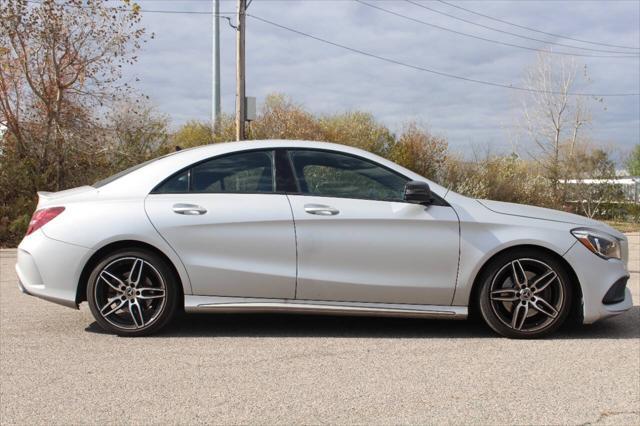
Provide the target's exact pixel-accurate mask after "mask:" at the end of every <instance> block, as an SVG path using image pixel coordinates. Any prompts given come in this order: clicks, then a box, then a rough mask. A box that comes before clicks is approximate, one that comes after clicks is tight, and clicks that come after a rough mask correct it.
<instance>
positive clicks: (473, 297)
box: [469, 244, 583, 322]
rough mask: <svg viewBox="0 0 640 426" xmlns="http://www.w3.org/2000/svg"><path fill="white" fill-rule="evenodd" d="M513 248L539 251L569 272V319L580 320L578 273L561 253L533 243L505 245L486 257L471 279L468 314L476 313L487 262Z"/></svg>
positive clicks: (580, 289)
mask: <svg viewBox="0 0 640 426" xmlns="http://www.w3.org/2000/svg"><path fill="white" fill-rule="evenodd" d="M514 250H533V251H537V252H539V253H543V254H545V255H547V256H550V257H552V258H553V259H555V260H557V261H558V262H559V263H560V264H561V265H562V266H563V267H564V269H565V271H566V272H567V274H569V277H570V278H571V286H572V289H573V300H572V301H571V311H570V312H569V319H570V320H575V321H576V322H581V318H582V315H583V310H582V286H581V284H580V280H579V279H578V275H577V274H576V272H575V270H574V269H573V267H572V266H571V264H570V263H569V262H567V260H566V259H565V258H564V257H562V255H560V254H559V253H557V252H555V251H553V250H551V249H549V248H547V247H543V246H539V245H535V244H520V245H515V246H510V247H506V248H504V249H502V250H500V251H498V252H496V253H494V254H493V255H491V256H490V257H489V258H488V259H486V260H485V262H484V263H483V265H482V267H480V269H479V270H478V272H477V273H476V275H475V277H474V279H473V285H472V286H471V292H470V295H469V314H470V315H471V316H474V317H475V316H477V315H478V301H479V298H478V292H479V291H480V287H481V285H482V277H483V276H484V274H485V272H486V271H487V268H488V266H489V264H490V263H491V262H492V261H493V259H495V258H496V257H498V256H500V255H502V254H504V253H506V252H510V251H514Z"/></svg>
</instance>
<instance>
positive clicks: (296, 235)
mask: <svg viewBox="0 0 640 426" xmlns="http://www.w3.org/2000/svg"><path fill="white" fill-rule="evenodd" d="M284 196H285V197H287V203H289V210H290V211H291V222H292V223H293V238H294V240H295V244H296V285H295V288H294V291H293V298H294V299H297V298H298V230H297V228H296V217H295V215H294V214H293V206H292V205H291V200H290V199H289V195H288V194H286V193H285V194H284Z"/></svg>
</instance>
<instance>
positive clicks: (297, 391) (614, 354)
mask: <svg viewBox="0 0 640 426" xmlns="http://www.w3.org/2000/svg"><path fill="white" fill-rule="evenodd" d="M629 239H630V243H631V251H632V252H631V256H632V257H631V262H630V269H631V270H632V271H633V272H632V281H631V282H630V287H631V288H632V292H633V296H634V303H635V306H634V307H633V309H632V310H631V311H630V312H627V313H626V314H624V315H622V316H618V317H616V318H612V319H610V320H607V321H603V322H600V323H597V324H594V325H591V326H581V327H568V328H565V329H563V330H561V331H560V332H559V333H558V334H556V335H554V336H552V337H551V338H548V339H545V340H536V341H517V340H508V339H504V338H501V337H497V336H496V335H495V334H494V333H492V332H491V331H490V330H488V329H487V328H486V327H485V326H484V325H482V324H480V323H473V322H468V321H460V322H456V321H452V322H445V321H434V320H414V319H389V318H386V319H384V318H361V317H358V318H346V317H345V318H340V317H322V316H300V315H221V314H218V315H184V316H181V317H179V318H177V319H176V321H174V323H173V324H172V325H171V326H170V327H169V329H168V330H167V331H166V332H164V333H162V334H160V335H158V336H154V337H150V338H137V339H132V338H119V337H116V336H113V335H110V334H105V333H103V332H102V331H101V330H100V328H99V327H98V326H97V324H96V323H95V322H94V320H93V318H92V317H91V314H90V312H89V309H88V307H87V306H86V304H84V305H83V306H82V307H81V310H80V311H75V310H72V309H69V308H65V307H61V306H58V305H54V304H51V303H49V302H45V301H43V300H39V299H36V298H33V297H29V296H26V295H22V294H21V293H20V292H19V290H18V288H17V279H16V276H15V273H14V270H13V265H14V263H15V250H2V251H0V256H1V260H0V362H1V364H0V424H2V425H9V424H65V425H66V424H86V423H92V424H94V423H100V424H123V423H134V424H204V423H207V424H212V423H213V424H229V423H233V424H238V423H254V424H255V423H261V424H264V423H314V424H315V423H376V424H388V423H449V424H461V423H464V424H470V423H475V424H496V423H498V424H514V423H515V424H560V423H562V424H636V425H637V424H640V306H638V305H639V304H640V303H639V302H640V279H639V276H640V273H639V272H640V271H639V269H640V256H639V247H638V246H639V245H640V236H638V234H635V235H630V236H629Z"/></svg>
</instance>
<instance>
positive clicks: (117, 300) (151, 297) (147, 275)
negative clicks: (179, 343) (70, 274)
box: [87, 249, 178, 336]
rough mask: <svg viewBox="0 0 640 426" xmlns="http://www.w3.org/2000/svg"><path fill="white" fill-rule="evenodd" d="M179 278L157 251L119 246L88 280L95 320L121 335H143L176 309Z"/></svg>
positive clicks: (90, 305)
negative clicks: (177, 278) (126, 248)
mask: <svg viewBox="0 0 640 426" xmlns="http://www.w3.org/2000/svg"><path fill="white" fill-rule="evenodd" d="M177 298H178V291H177V280H176V279H175V276H174V274H173V272H172V271H171V269H170V268H169V267H168V266H167V265H166V263H165V262H164V261H163V260H162V259H161V258H160V257H159V256H157V255H156V254H155V253H152V252H149V251H146V250H137V249H134V250H119V251H117V252H114V253H111V254H110V255H108V256H106V257H105V258H104V259H102V260H101V261H100V262H99V263H98V264H97V265H96V266H95V268H94V269H93V271H92V273H91V275H90V276H89V282H88V283H87V301H88V302H89V307H90V309H91V313H92V314H93V316H94V318H95V319H96V322H97V323H98V324H99V325H100V326H101V327H102V328H104V329H105V330H107V331H110V332H113V333H116V334H118V335H121V336H142V335H148V334H151V333H154V332H156V331H158V330H159V329H160V328H162V327H163V326H164V325H166V324H167V323H168V322H169V321H170V319H171V317H172V316H173V313H174V311H175V310H176V304H177Z"/></svg>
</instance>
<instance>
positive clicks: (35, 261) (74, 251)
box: [16, 230, 92, 309]
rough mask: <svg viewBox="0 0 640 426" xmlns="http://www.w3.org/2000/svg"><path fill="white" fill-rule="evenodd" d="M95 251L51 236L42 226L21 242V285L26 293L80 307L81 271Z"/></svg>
mask: <svg viewBox="0 0 640 426" xmlns="http://www.w3.org/2000/svg"><path fill="white" fill-rule="evenodd" d="M91 253H92V250H89V249H87V248H84V247H80V246H77V245H74V244H68V243H64V242H62V241H58V240H54V239H51V238H48V237H47V236H46V235H44V233H43V232H42V231H41V230H38V231H36V232H34V233H33V234H31V235H29V236H28V237H26V238H25V239H24V240H22V242H21V243H20V245H19V246H18V257H17V263H16V274H17V275H18V286H19V287H20V290H21V291H22V292H23V293H25V294H28V295H31V296H36V297H39V298H41V299H45V300H48V301H50V302H54V303H58V304H60V305H64V306H68V307H70V308H75V309H77V308H78V305H77V303H76V292H77V287H78V282H79V280H80V273H81V272H82V267H83V265H84V264H85V263H86V261H87V260H88V259H89V257H90V256H91Z"/></svg>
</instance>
